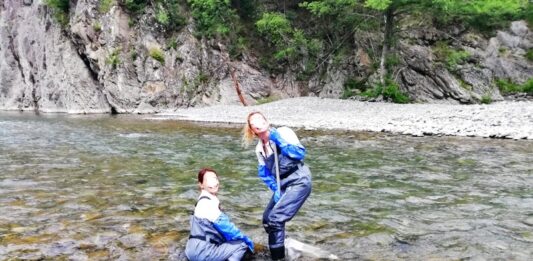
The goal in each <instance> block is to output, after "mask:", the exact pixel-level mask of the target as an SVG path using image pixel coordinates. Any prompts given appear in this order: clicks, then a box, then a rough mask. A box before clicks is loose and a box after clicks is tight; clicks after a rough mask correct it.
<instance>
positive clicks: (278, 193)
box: [274, 190, 281, 203]
mask: <svg viewBox="0 0 533 261" xmlns="http://www.w3.org/2000/svg"><path fill="white" fill-rule="evenodd" d="M280 198H281V193H280V192H279V190H276V191H274V203H278V201H279V199H280Z"/></svg>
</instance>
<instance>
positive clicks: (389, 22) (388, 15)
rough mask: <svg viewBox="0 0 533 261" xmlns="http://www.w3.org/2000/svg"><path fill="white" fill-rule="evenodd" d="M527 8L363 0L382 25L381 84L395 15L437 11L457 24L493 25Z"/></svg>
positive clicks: (513, 0) (445, 0) (524, 1)
mask: <svg viewBox="0 0 533 261" xmlns="http://www.w3.org/2000/svg"><path fill="white" fill-rule="evenodd" d="M527 5H528V0H470V1H465V0H365V6H366V7H368V8H371V9H373V10H377V11H380V12H381V15H382V16H383V21H384V31H383V45H382V52H381V58H380V66H379V74H380V81H381V83H382V84H383V83H384V82H385V77H386V75H387V68H386V65H385V60H386V57H387V56H388V53H389V50H390V47H391V43H392V39H393V35H394V31H395V26H396V22H397V21H396V20H397V18H399V14H401V13H410V12H414V11H421V12H435V11H437V12H439V15H442V16H445V17H448V18H455V19H458V20H465V21H483V20H485V21H496V20H499V19H502V18H505V17H506V16H512V15H514V14H518V13H520V12H521V11H522V10H523V9H525V8H526V6H527ZM503 20H508V19H503Z"/></svg>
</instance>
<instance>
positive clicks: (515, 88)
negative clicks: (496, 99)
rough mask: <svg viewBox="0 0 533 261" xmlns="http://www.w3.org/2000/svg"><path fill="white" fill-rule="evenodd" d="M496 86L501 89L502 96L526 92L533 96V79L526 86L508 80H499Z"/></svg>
mask: <svg viewBox="0 0 533 261" xmlns="http://www.w3.org/2000/svg"><path fill="white" fill-rule="evenodd" d="M496 86H498V89H500V92H501V93H502V94H511V93H517V92H525V93H528V94H533V78H531V79H529V80H528V81H527V82H525V83H524V84H522V85H520V84H516V83H513V82H511V81H510V80H507V79H497V80H496Z"/></svg>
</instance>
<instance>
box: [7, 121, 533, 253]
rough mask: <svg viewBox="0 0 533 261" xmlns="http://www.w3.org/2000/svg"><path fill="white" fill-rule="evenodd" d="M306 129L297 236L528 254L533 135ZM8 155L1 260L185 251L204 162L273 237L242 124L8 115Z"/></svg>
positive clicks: (388, 248) (232, 205) (378, 249)
mask: <svg viewBox="0 0 533 261" xmlns="http://www.w3.org/2000/svg"><path fill="white" fill-rule="evenodd" d="M297 133H298V135H299V136H300V138H301V141H302V143H303V144H304V145H305V146H306V147H307V149H308V152H309V154H308V156H307V158H306V163H307V164H308V165H309V166H310V168H311V171H312V172H313V182H314V183H313V192H312V194H311V197H310V198H309V199H308V201H307V202H306V204H305V205H304V207H303V208H302V210H301V211H300V213H299V214H298V215H297V216H296V218H294V219H293V220H292V221H291V222H289V223H288V225H287V231H288V232H287V234H288V236H289V237H292V238H295V239H298V240H300V241H303V242H306V243H309V244H312V245H315V246H318V247H320V248H322V249H325V250H328V251H331V252H333V253H335V254H337V255H338V256H339V257H340V258H341V259H344V260H354V259H364V260H384V259H385V260H427V259H437V260H450V259H480V260H487V259H488V260H496V259H504V260H531V259H532V257H533V248H532V247H531V246H532V245H533V163H531V162H532V160H531V159H532V158H533V141H525V140H520V141H513V140H490V139H480V138H458V137H418V138H417V137H409V136H398V135H390V134H382V133H378V134H370V133H353V132H333V133H332V132H329V133H325V132H310V131H304V130H298V131H297ZM0 155H1V156H0V259H74V260H86V259H90V260H107V259H131V260H139V259H150V260H153V259H169V258H170V259H180V258H181V257H182V256H183V255H182V254H181V253H182V250H183V247H184V245H185V242H186V240H187V236H188V229H189V223H188V222H189V214H190V212H191V211H192V209H193V206H194V203H195V199H196V197H197V194H198V191H197V186H196V180H195V178H196V172H197V171H198V170H199V169H200V168H201V167H203V166H211V167H213V168H215V169H216V170H218V172H219V173H220V174H221V182H222V186H223V187H222V189H221V195H220V198H221V201H222V205H223V208H224V210H225V211H226V212H227V213H228V214H229V215H230V216H231V217H232V220H233V221H234V222H235V223H236V224H238V225H239V227H241V229H242V230H244V231H245V232H246V233H247V234H249V235H250V236H251V237H252V238H253V239H254V240H255V241H257V242H258V243H259V244H263V245H264V244H266V241H267V238H266V234H265V233H264V232H263V229H262V227H261V214H262V210H263V207H264V206H265V205H266V203H267V201H268V198H269V196H270V194H269V192H268V191H267V190H266V188H265V186H264V185H262V183H261V181H260V180H259V179H258V178H257V177H256V165H255V164H256V160H255V158H254V157H255V156H254V154H253V152H252V149H251V148H249V149H243V148H242V147H241V146H240V143H239V129H236V128H228V127H217V128H215V127H213V126H209V125H200V124H191V123H185V122H173V121H154V120H143V119H141V118H140V117H138V116H115V117H114V116H105V115H103V116H68V115H40V116H38V115H33V114H28V113H24V114H20V113H0ZM264 258H265V256H264V254H261V255H260V256H259V257H258V258H256V259H258V260H261V259H264ZM304 259H305V258H304Z"/></svg>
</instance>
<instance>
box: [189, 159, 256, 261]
mask: <svg viewBox="0 0 533 261" xmlns="http://www.w3.org/2000/svg"><path fill="white" fill-rule="evenodd" d="M198 184H199V186H200V190H201V193H200V196H199V197H198V201H197V202H196V207H195V209H194V214H193V215H192V217H191V235H190V236H189V241H188V242H187V246H186V247H185V255H187V258H188V259H189V260H190V261H196V260H212V261H216V260H221V261H223V260H229V261H238V260H241V259H242V257H243V256H244V254H245V253H246V250H247V249H250V251H252V252H253V249H254V244H253V242H252V240H250V238H248V237H247V236H245V235H244V234H243V233H241V231H240V230H239V229H238V228H237V227H236V226H235V225H234V224H233V223H232V222H231V221H230V219H229V217H228V216H227V215H226V214H224V213H223V212H222V211H221V210H220V207H219V205H220V201H219V200H218V198H217V193H218V189H219V182H218V176H217V173H216V172H215V171H214V170H212V169H209V168H203V169H201V170H200V172H198Z"/></svg>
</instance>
